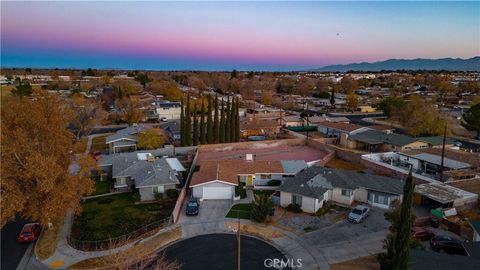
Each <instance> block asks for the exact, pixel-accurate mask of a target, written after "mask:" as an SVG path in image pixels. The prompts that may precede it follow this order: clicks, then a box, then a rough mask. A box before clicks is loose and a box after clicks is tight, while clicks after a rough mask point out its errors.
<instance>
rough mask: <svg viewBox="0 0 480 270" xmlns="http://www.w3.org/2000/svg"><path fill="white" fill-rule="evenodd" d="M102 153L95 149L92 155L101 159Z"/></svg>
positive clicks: (96, 158)
mask: <svg viewBox="0 0 480 270" xmlns="http://www.w3.org/2000/svg"><path fill="white" fill-rule="evenodd" d="M102 154H103V153H102V152H100V151H95V152H93V154H92V156H93V158H94V159H95V160H99V159H100V158H101V157H102Z"/></svg>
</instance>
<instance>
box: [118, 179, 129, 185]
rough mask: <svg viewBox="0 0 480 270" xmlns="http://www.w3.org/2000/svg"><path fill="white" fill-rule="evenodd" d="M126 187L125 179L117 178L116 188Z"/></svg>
mask: <svg viewBox="0 0 480 270" xmlns="http://www.w3.org/2000/svg"><path fill="white" fill-rule="evenodd" d="M126 185H127V180H126V179H125V177H119V178H117V186H126Z"/></svg>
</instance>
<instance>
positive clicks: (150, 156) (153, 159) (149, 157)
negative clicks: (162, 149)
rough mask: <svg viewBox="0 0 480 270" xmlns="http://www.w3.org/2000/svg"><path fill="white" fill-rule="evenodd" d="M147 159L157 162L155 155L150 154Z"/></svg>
mask: <svg viewBox="0 0 480 270" xmlns="http://www.w3.org/2000/svg"><path fill="white" fill-rule="evenodd" d="M147 161H148V162H155V157H154V156H153V155H148V157H147Z"/></svg>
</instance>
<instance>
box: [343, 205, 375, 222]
mask: <svg viewBox="0 0 480 270" xmlns="http://www.w3.org/2000/svg"><path fill="white" fill-rule="evenodd" d="M369 213H370V208H368V207H367V206H365V205H357V206H355V208H353V209H352V211H350V213H349V214H348V221H350V222H353V223H360V222H362V221H363V220H364V219H365V218H366V217H367V216H368V214H369Z"/></svg>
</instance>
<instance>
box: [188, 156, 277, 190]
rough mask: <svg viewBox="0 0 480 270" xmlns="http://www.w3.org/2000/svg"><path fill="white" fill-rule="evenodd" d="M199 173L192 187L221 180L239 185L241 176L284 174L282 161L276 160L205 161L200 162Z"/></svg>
mask: <svg viewBox="0 0 480 270" xmlns="http://www.w3.org/2000/svg"><path fill="white" fill-rule="evenodd" d="M199 166H200V169H199V171H197V172H195V173H193V176H192V180H191V182H190V185H191V186H194V185H199V184H204V183H208V182H210V181H213V180H220V181H224V182H229V183H232V184H237V183H238V175H239V174H255V173H266V174H268V173H283V172H284V170H283V167H282V164H281V163H280V161H275V160H255V161H246V160H218V161H215V160H205V161H201V162H200V165H199Z"/></svg>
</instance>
